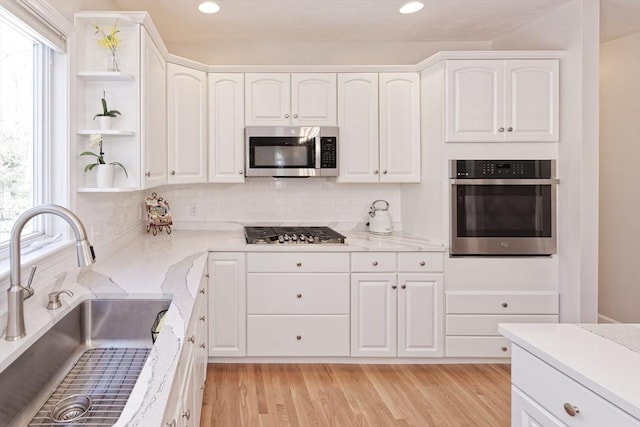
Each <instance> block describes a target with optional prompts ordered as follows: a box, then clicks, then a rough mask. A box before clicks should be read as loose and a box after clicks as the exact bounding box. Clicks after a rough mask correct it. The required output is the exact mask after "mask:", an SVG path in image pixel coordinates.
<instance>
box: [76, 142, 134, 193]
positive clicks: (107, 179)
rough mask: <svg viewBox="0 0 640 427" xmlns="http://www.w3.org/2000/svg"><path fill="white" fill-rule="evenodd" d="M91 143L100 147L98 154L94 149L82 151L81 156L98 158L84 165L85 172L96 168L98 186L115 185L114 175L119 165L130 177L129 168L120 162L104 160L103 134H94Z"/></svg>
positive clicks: (107, 186)
mask: <svg viewBox="0 0 640 427" xmlns="http://www.w3.org/2000/svg"><path fill="white" fill-rule="evenodd" d="M89 145H90V146H92V147H96V146H97V147H98V154H96V153H94V152H93V151H83V152H82V153H80V155H81V156H93V157H95V158H96V161H95V162H94V163H89V164H88V165H86V166H85V167H84V171H85V172H89V171H91V170H93V169H94V168H95V169H96V187H99V188H109V187H112V186H113V177H114V174H115V167H116V166H119V167H121V168H122V171H123V172H124V174H125V176H126V177H127V178H129V174H128V173H127V169H126V168H125V167H124V165H123V164H122V163H120V162H110V163H107V162H106V161H105V160H104V152H103V151H102V135H101V134H93V135H91V136H90V137H89Z"/></svg>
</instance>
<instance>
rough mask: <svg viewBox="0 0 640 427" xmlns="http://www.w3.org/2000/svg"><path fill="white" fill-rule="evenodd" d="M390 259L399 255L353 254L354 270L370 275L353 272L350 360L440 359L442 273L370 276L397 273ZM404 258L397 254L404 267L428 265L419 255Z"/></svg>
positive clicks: (399, 273) (402, 273)
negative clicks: (375, 270) (377, 358)
mask: <svg viewBox="0 0 640 427" xmlns="http://www.w3.org/2000/svg"><path fill="white" fill-rule="evenodd" d="M389 255H392V256H393V257H395V256H396V254H395V253H366V254H358V253H354V254H352V271H357V270H360V271H363V270H364V271H366V272H363V273H360V272H354V273H352V274H351V356H361V357H367V356H371V357H385V356H386V357H395V356H399V357H436V356H442V331H441V329H442V320H441V319H442V316H443V314H442V305H443V303H442V292H443V280H442V274H439V273H436V274H425V273H406V272H396V271H393V272H380V273H370V271H373V270H374V269H376V268H380V271H389V270H396V264H395V262H394V263H393V264H391V263H389V260H386V259H385V258H387V257H388V256H389ZM404 255H405V254H398V257H399V258H403V259H402V261H401V262H402V264H403V265H408V264H412V262H411V261H414V260H415V261H417V266H418V268H419V267H425V266H426V261H425V259H421V260H418V259H416V254H410V255H409V256H410V258H408V259H404ZM441 256H442V255H441V254H440V257H441ZM367 258H368V260H367ZM423 263H424V264H423ZM420 264H423V265H420ZM436 265H437V264H436ZM436 268H438V267H436ZM412 270H413V268H412Z"/></svg>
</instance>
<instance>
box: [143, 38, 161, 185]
mask: <svg viewBox="0 0 640 427" xmlns="http://www.w3.org/2000/svg"><path fill="white" fill-rule="evenodd" d="M141 32H142V36H141V42H142V44H141V51H142V64H141V75H142V76H141V85H142V135H141V140H142V147H143V149H142V153H143V169H142V170H143V171H144V177H143V188H152V187H157V186H159V185H164V184H166V183H167V126H166V120H167V65H166V62H165V60H164V58H163V57H162V54H161V53H160V50H159V49H158V48H157V47H156V45H155V43H154V42H153V40H152V39H151V37H150V36H149V34H148V33H147V31H146V30H144V29H141Z"/></svg>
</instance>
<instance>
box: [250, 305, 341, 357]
mask: <svg viewBox="0 0 640 427" xmlns="http://www.w3.org/2000/svg"><path fill="white" fill-rule="evenodd" d="M247 355H249V356H348V355H349V316H347V315H344V316H343V315H340V316H295V315H294V316H257V315H253V316H248V318H247Z"/></svg>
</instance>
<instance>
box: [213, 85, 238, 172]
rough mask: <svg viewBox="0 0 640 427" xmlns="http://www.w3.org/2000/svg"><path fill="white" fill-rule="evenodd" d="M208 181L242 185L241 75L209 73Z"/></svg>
mask: <svg viewBox="0 0 640 427" xmlns="http://www.w3.org/2000/svg"><path fill="white" fill-rule="evenodd" d="M209 182H244V74H242V73H210V74H209Z"/></svg>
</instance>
